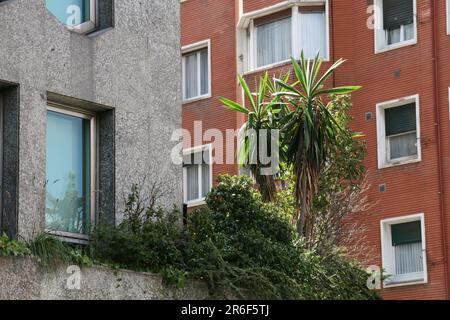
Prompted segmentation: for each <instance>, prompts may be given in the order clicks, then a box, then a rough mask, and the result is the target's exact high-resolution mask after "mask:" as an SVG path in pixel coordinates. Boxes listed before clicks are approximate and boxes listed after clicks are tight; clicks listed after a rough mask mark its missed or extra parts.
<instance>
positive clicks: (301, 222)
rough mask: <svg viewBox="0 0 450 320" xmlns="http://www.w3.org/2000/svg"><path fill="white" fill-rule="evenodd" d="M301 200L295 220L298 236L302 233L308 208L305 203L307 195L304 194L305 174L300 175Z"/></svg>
mask: <svg viewBox="0 0 450 320" xmlns="http://www.w3.org/2000/svg"><path fill="white" fill-rule="evenodd" d="M301 184H302V185H301V200H300V212H299V214H298V220H297V232H298V235H299V236H300V237H302V236H303V235H304V228H305V218H306V211H307V210H308V205H307V203H306V202H307V195H306V176H305V175H303V176H302V181H301Z"/></svg>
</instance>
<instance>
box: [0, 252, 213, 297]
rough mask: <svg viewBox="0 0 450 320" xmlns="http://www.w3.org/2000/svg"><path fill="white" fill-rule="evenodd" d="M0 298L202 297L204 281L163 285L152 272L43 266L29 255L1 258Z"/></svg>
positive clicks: (206, 290)
mask: <svg viewBox="0 0 450 320" xmlns="http://www.w3.org/2000/svg"><path fill="white" fill-rule="evenodd" d="M0 279H2V281H0V300H204V299H207V298H208V296H209V291H208V287H207V286H206V284H204V283H200V282H196V281H187V282H186V284H185V286H184V287H183V288H180V289H177V288H175V287H173V286H167V285H164V284H163V281H162V278H161V277H160V276H158V275H155V274H151V273H138V272H133V271H127V270H111V269H108V268H104V267H86V268H81V269H79V268H77V267H75V268H74V266H72V267H69V266H64V265H59V266H57V267H56V268H55V269H54V270H50V269H42V267H41V266H40V265H39V263H37V262H36V261H34V260H33V259H32V258H13V257H0Z"/></svg>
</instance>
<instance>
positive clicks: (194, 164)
mask: <svg viewBox="0 0 450 320" xmlns="http://www.w3.org/2000/svg"><path fill="white" fill-rule="evenodd" d="M211 158H212V156H211V147H210V146H202V147H199V148H193V149H191V150H187V151H184V154H183V180H184V202H185V203H187V204H188V206H195V205H199V204H202V203H203V201H204V199H205V197H206V194H207V193H208V192H209V191H210V190H211V185H212V163H211Z"/></svg>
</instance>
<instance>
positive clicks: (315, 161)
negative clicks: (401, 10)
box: [276, 52, 359, 239]
mask: <svg viewBox="0 0 450 320" xmlns="http://www.w3.org/2000/svg"><path fill="white" fill-rule="evenodd" d="M322 62H323V61H322V60H321V59H320V58H319V55H318V54H317V56H316V58H315V59H314V60H313V61H310V60H306V59H305V57H304V55H303V52H302V54H301V59H300V63H298V62H297V61H296V60H295V59H292V66H293V69H294V73H295V76H296V81H295V83H293V84H288V83H287V82H285V81H283V80H278V81H277V83H278V84H279V85H280V86H281V87H283V89H284V90H282V91H280V92H279V93H278V94H276V96H279V97H282V98H283V99H284V102H285V109H286V116H285V117H283V119H281V122H282V138H281V144H282V146H283V152H282V155H283V157H284V161H285V162H286V163H287V164H289V165H291V166H292V171H293V177H294V184H295V198H296V202H297V205H298V209H299V210H298V220H297V232H298V233H299V235H301V236H303V237H305V238H306V239H308V237H309V236H310V234H311V232H312V231H311V230H312V228H313V225H312V223H311V215H312V210H311V209H312V203H313V199H314V196H315V195H316V194H317V192H318V190H319V180H320V175H321V174H322V172H323V170H324V167H325V166H326V163H327V162H328V161H330V159H329V156H330V153H331V152H332V151H331V149H333V148H334V146H335V145H336V143H337V140H338V139H337V133H338V132H340V131H341V127H340V126H339V124H338V123H337V122H336V120H335V113H336V112H339V111H340V108H341V105H340V104H339V103H337V102H336V101H333V100H332V101H330V102H328V103H326V102H325V101H324V96H326V95H342V94H348V93H350V92H353V91H355V90H357V89H359V87H356V86H347V87H337V88H329V89H325V88H324V87H325V82H326V81H327V80H328V78H329V77H330V76H331V75H332V74H333V73H334V71H335V70H336V69H337V68H338V67H339V66H340V65H341V64H342V63H343V62H344V60H342V59H339V60H338V61H336V62H335V63H334V64H333V65H332V66H331V67H330V68H329V69H328V70H326V71H325V72H324V73H323V74H320V72H321V70H320V69H321V66H322Z"/></svg>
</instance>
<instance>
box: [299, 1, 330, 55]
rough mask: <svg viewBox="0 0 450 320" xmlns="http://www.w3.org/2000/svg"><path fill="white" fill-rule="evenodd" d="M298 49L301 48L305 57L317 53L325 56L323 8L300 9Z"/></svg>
mask: <svg viewBox="0 0 450 320" xmlns="http://www.w3.org/2000/svg"><path fill="white" fill-rule="evenodd" d="M298 21H299V27H298V30H299V33H300V36H299V40H300V51H301V50H303V53H304V55H305V58H307V59H313V58H315V56H316V54H317V53H319V55H320V57H322V58H324V57H326V53H327V46H326V38H327V37H326V34H327V33H326V21H325V10H324V9H321V10H320V9H319V10H315V11H310V10H308V11H305V10H301V9H300V15H299V20H298Z"/></svg>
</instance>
